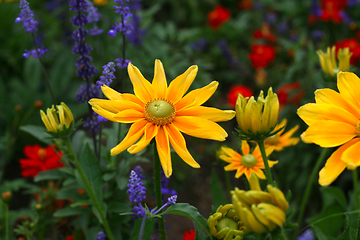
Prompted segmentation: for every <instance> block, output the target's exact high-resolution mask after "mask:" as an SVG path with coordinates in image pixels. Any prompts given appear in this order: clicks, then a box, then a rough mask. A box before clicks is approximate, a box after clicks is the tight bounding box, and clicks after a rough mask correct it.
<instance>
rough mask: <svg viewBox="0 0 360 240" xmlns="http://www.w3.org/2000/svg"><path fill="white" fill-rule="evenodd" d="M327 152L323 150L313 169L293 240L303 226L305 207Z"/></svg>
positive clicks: (302, 201) (325, 149)
mask: <svg viewBox="0 0 360 240" xmlns="http://www.w3.org/2000/svg"><path fill="white" fill-rule="evenodd" d="M327 151H328V149H327V148H323V150H322V152H321V154H320V156H319V158H318V160H317V161H316V163H315V167H314V168H313V170H312V172H311V175H310V178H309V181H308V184H307V186H306V189H305V193H304V195H303V198H302V200H301V205H300V211H299V216H298V220H297V227H296V229H295V232H294V235H293V240H296V238H297V235H298V233H299V229H300V225H301V222H302V219H303V216H304V211H305V207H306V204H307V201H308V198H309V194H310V190H311V187H312V184H313V182H314V179H315V176H316V173H318V172H319V168H320V166H321V164H322V162H323V161H324V158H325V156H326V153H327Z"/></svg>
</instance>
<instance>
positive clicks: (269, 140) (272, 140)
mask: <svg viewBox="0 0 360 240" xmlns="http://www.w3.org/2000/svg"><path fill="white" fill-rule="evenodd" d="M279 139H280V137H279V135H277V134H275V135H272V136H270V137H268V138H266V139H265V141H264V143H265V144H269V145H276V144H278V143H279Z"/></svg>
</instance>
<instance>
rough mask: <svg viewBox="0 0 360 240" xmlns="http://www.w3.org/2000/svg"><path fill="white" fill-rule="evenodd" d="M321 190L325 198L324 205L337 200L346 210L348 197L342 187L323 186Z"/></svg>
mask: <svg viewBox="0 0 360 240" xmlns="http://www.w3.org/2000/svg"><path fill="white" fill-rule="evenodd" d="M321 191H322V193H323V198H324V207H326V206H327V205H329V204H331V203H332V202H333V201H337V202H338V203H339V204H340V206H341V207H342V208H343V209H344V210H345V209H346V205H347V204H346V197H345V195H344V192H343V191H342V190H341V189H340V188H337V187H324V188H321Z"/></svg>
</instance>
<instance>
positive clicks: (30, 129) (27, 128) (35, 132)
mask: <svg viewBox="0 0 360 240" xmlns="http://www.w3.org/2000/svg"><path fill="white" fill-rule="evenodd" d="M39 115H40V114H39ZM20 130H22V131H24V132H27V133H29V134H30V135H32V136H33V137H35V138H36V139H38V140H40V141H41V142H43V143H45V144H47V145H51V144H52V141H51V139H52V136H51V135H50V134H48V133H47V132H45V131H46V129H45V128H44V127H40V126H35V125H24V126H21V127H20Z"/></svg>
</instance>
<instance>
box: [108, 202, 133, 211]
mask: <svg viewBox="0 0 360 240" xmlns="http://www.w3.org/2000/svg"><path fill="white" fill-rule="evenodd" d="M108 211H109V212H115V213H124V212H130V211H131V207H130V206H129V205H128V204H125V203H121V202H112V203H109V204H108Z"/></svg>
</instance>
